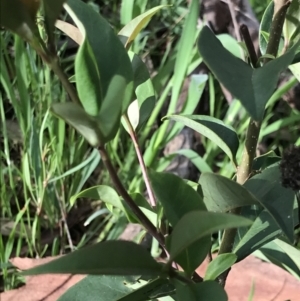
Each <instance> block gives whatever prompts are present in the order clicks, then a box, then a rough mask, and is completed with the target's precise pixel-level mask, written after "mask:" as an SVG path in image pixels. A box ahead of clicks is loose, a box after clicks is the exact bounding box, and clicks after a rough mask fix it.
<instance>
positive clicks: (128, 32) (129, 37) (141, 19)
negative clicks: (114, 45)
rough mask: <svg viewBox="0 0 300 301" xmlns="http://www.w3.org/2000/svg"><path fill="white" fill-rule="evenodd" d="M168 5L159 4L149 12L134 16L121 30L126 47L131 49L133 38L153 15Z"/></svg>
mask: <svg viewBox="0 0 300 301" xmlns="http://www.w3.org/2000/svg"><path fill="white" fill-rule="evenodd" d="M166 6H167V5H159V6H156V7H153V8H152V9H150V10H148V11H147V12H145V13H143V14H141V15H139V16H138V17H136V18H134V19H133V20H132V21H130V22H129V23H128V24H126V25H125V26H124V27H123V28H122V29H121V30H120V32H119V36H120V37H121V38H122V40H123V42H124V46H125V48H127V49H129V47H130V45H131V43H132V42H133V40H134V39H135V38H136V37H137V35H138V34H139V33H140V31H141V30H142V29H143V28H144V27H145V26H146V25H147V24H148V22H149V21H150V20H151V18H152V16H153V15H155V14H156V13H157V12H158V11H159V10H160V9H162V8H163V7H166Z"/></svg>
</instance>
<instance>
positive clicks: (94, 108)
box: [75, 28, 102, 116]
mask: <svg viewBox="0 0 300 301" xmlns="http://www.w3.org/2000/svg"><path fill="white" fill-rule="evenodd" d="M81 29H82V33H83V36H84V40H83V43H82V44H81V45H80V47H79V50H78V52H77V55H76V59H75V76H76V88H77V91H78V95H79V98H80V101H81V103H82V105H83V107H84V110H85V111H86V112H87V113H88V114H90V115H91V116H97V115H98V113H99V111H100V108H101V102H102V91H101V85H100V74H99V70H98V68H97V64H96V59H95V55H94V52H93V50H92V48H91V46H90V43H89V41H88V39H87V38H86V36H85V30H84V28H81Z"/></svg>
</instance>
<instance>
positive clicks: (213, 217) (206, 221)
mask: <svg viewBox="0 0 300 301" xmlns="http://www.w3.org/2000/svg"><path fill="white" fill-rule="evenodd" d="M251 224H252V221H251V220H249V219H246V218H244V217H240V216H236V215H232V214H225V213H214V212H206V211H192V212H189V213H187V214H186V215H184V217H183V218H181V220H180V221H179V222H178V223H177V224H176V226H175V228H174V230H173V232H172V234H171V235H170V239H171V244H170V256H171V257H170V259H169V261H170V262H171V261H173V260H176V257H177V256H178V255H180V254H181V253H182V252H183V251H184V250H185V249H186V248H188V247H189V246H190V245H191V244H193V243H194V242H196V241H197V240H199V239H201V238H202V237H205V236H207V235H210V234H212V233H214V232H216V231H219V230H223V229H229V228H237V227H244V226H249V225H251Z"/></svg>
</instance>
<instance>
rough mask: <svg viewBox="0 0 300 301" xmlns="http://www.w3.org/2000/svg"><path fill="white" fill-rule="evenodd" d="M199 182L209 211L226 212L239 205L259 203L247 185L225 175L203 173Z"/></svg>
mask: <svg viewBox="0 0 300 301" xmlns="http://www.w3.org/2000/svg"><path fill="white" fill-rule="evenodd" d="M199 182H200V184H201V187H202V191H203V195H204V198H203V201H204V203H205V205H206V208H207V210H208V211H213V212H226V211H229V210H232V209H234V208H237V207H242V206H249V205H253V204H259V202H258V200H257V199H256V198H255V197H254V196H253V194H251V193H250V192H249V191H248V190H247V189H246V188H245V187H243V186H241V185H240V184H238V183H236V182H234V181H232V180H230V179H228V178H225V177H223V176H220V175H217V174H214V173H203V174H202V175H201V177H200V181H199Z"/></svg>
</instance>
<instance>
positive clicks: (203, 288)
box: [174, 281, 228, 301]
mask: <svg viewBox="0 0 300 301" xmlns="http://www.w3.org/2000/svg"><path fill="white" fill-rule="evenodd" d="M174 282H175V281H174ZM175 287H176V296H177V300H180V301H181V300H187V301H212V300H218V301H227V300H228V297H227V294H226V292H225V290H224V288H223V287H222V286H221V285H219V284H218V283H217V282H215V281H205V282H202V283H194V284H188V285H186V284H183V283H182V282H179V281H176V282H175Z"/></svg>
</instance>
